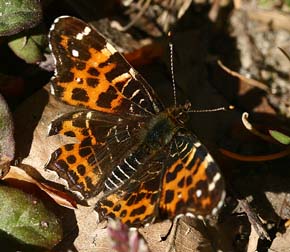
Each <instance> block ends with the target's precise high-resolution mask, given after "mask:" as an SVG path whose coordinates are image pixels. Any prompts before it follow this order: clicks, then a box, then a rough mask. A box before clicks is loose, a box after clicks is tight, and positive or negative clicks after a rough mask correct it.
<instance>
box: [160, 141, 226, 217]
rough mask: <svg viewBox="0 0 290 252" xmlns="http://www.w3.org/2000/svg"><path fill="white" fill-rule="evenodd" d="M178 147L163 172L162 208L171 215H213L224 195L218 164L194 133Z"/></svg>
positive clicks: (164, 212) (162, 210)
mask: <svg viewBox="0 0 290 252" xmlns="http://www.w3.org/2000/svg"><path fill="white" fill-rule="evenodd" d="M175 151H177V153H178V155H177V156H176V157H177V158H176V160H175V161H174V162H173V163H171V164H170V165H169V166H168V167H166V170H165V173H164V176H163V181H162V192H161V198H160V210H161V212H162V213H163V214H164V215H166V216H168V217H169V218H173V217H174V216H176V215H178V214H189V215H194V216H198V217H205V216H207V215H211V214H212V211H217V208H219V207H220V206H217V205H218V204H219V202H220V204H222V203H223V197H224V194H223V193H224V192H223V190H222V188H223V187H224V184H223V180H222V178H221V174H220V173H219V170H218V168H217V166H216V164H215V163H214V162H213V160H212V158H211V156H210V155H209V154H208V152H207V150H206V149H205V148H204V147H203V146H202V145H201V144H200V143H199V142H195V140H194V139H193V138H192V137H190V138H184V139H183V140H182V143H181V144H180V145H179V147H178V149H177V150H175ZM215 206H217V208H215Z"/></svg>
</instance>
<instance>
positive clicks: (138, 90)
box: [129, 89, 140, 99]
mask: <svg viewBox="0 0 290 252" xmlns="http://www.w3.org/2000/svg"><path fill="white" fill-rule="evenodd" d="M139 92H140V89H137V90H136V91H135V92H134V93H133V94H132V96H131V97H130V98H129V99H133V98H134V97H135V96H136V95H137V94H138V93H139Z"/></svg>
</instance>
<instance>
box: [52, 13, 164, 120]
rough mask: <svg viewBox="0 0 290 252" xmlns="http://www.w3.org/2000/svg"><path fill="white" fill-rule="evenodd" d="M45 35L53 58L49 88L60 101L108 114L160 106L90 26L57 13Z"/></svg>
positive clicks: (146, 111) (141, 111) (155, 110)
mask: <svg viewBox="0 0 290 252" xmlns="http://www.w3.org/2000/svg"><path fill="white" fill-rule="evenodd" d="M49 37H50V46H51V50H52V52H53V55H54V57H55V60H56V74H55V78H54V79H53V80H52V82H53V91H52V92H53V93H54V94H55V95H56V96H57V97H59V98H60V99H61V100H62V101H64V102H66V103H68V104H71V105H76V106H83V107H86V108H89V109H94V110H98V111H102V112H106V113H110V114H123V115H125V114H130V115H132V114H136V115H148V114H155V113H158V112H159V111H160V110H161V109H162V105H161V103H160V102H159V100H158V99H157V98H156V96H155V94H154V91H153V90H152V88H151V87H150V86H149V85H148V84H147V83H146V81H145V80H144V79H143V78H142V77H141V75H139V74H138V73H137V72H136V71H135V70H134V69H133V68H132V67H131V66H130V64H129V63H128V62H127V61H126V60H125V59H124V58H123V56H122V55H121V54H119V53H118V52H117V51H116V50H115V48H114V47H113V46H112V45H111V44H110V43H108V42H107V41H106V39H104V37H103V36H101V35H100V34H99V33H98V32H97V31H96V30H95V29H94V28H93V27H91V26H89V25H87V24H86V23H84V22H83V21H81V20H79V19H76V18H73V17H60V18H58V19H56V20H55V22H54V24H53V25H52V27H51V30H50V35H49Z"/></svg>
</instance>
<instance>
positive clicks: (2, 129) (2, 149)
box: [0, 95, 15, 166]
mask: <svg viewBox="0 0 290 252" xmlns="http://www.w3.org/2000/svg"><path fill="white" fill-rule="evenodd" d="M14 151H15V142H14V137H13V122H12V116H11V114H10V111H9V108H8V105H7V104H6V102H5V100H4V98H3V96H2V95H0V166H3V165H5V164H7V163H8V164H9V162H10V161H11V160H12V159H13V158H14Z"/></svg>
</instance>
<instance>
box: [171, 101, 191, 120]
mask: <svg viewBox="0 0 290 252" xmlns="http://www.w3.org/2000/svg"><path fill="white" fill-rule="evenodd" d="M190 109H191V103H190V102H189V101H187V102H186V103H185V104H184V105H179V106H177V107H173V108H171V109H170V114H171V115H172V117H173V118H174V119H175V120H176V121H177V122H178V123H179V124H181V125H184V124H185V123H186V122H187V121H188V119H189V117H188V113H189V112H190Z"/></svg>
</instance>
